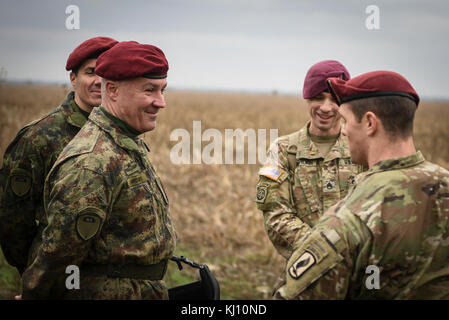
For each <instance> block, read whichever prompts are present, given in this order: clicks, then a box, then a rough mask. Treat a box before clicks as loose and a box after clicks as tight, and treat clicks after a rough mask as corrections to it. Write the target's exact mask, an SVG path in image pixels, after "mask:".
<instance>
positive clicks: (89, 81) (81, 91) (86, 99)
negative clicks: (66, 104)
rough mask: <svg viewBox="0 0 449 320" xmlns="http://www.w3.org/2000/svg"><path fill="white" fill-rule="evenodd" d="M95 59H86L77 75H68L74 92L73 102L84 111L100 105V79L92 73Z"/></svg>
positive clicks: (89, 110)
mask: <svg viewBox="0 0 449 320" xmlns="http://www.w3.org/2000/svg"><path fill="white" fill-rule="evenodd" d="M96 61H97V59H87V60H86V61H84V62H83V64H82V65H81V66H80V67H79V68H78V71H77V73H76V74H75V73H74V72H72V73H70V81H71V82H72V86H73V89H74V90H75V102H76V104H77V105H78V106H79V107H80V108H81V109H83V110H84V111H87V112H91V111H92V108H95V107H98V106H99V105H100V104H101V78H100V77H99V76H97V75H96V74H95V73H94V70H95V62H96Z"/></svg>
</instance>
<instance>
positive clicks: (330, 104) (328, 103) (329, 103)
mask: <svg viewBox="0 0 449 320" xmlns="http://www.w3.org/2000/svg"><path fill="white" fill-rule="evenodd" d="M336 107H337V104H336V103H335V102H334V101H333V100H332V99H329V98H326V99H325V100H324V102H323V104H322V105H321V108H320V109H321V111H323V112H330V111H332V109H334V108H336Z"/></svg>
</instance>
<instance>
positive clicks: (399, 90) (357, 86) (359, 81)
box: [327, 71, 419, 106]
mask: <svg viewBox="0 0 449 320" xmlns="http://www.w3.org/2000/svg"><path fill="white" fill-rule="evenodd" d="M327 84H328V87H329V91H330V93H331V94H332V95H333V96H334V98H335V100H336V101H337V103H338V104H339V105H341V104H342V103H345V102H348V101H351V100H357V99H364V98H372V97H379V96H402V97H407V98H410V99H412V100H413V101H415V103H416V106H418V103H419V96H418V94H417V93H416V91H415V89H413V87H412V85H411V84H410V83H409V82H408V81H407V79H405V78H404V77H403V76H401V75H400V74H399V73H396V72H392V71H372V72H368V73H364V74H362V75H359V76H357V77H355V78H352V79H351V80H349V81H345V80H342V79H339V78H330V79H328V80H327Z"/></svg>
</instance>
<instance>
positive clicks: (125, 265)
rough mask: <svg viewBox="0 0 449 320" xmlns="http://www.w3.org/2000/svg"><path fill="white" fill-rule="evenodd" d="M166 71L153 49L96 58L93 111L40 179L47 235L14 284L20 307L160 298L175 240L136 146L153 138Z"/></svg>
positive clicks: (120, 47)
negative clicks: (73, 279)
mask: <svg viewBox="0 0 449 320" xmlns="http://www.w3.org/2000/svg"><path fill="white" fill-rule="evenodd" d="M136 52H137V53H136ZM135 55H138V56H137V57H136V56H135ZM139 59H140V60H139ZM142 61H143V63H144V65H142ZM139 63H140V65H139ZM130 65H135V66H139V68H135V69H132V68H129V66H130ZM161 65H162V66H163V67H162V68H161V67H160V66H161ZM167 70H168V63H167V61H166V59H165V56H164V54H163V53H162V51H161V50H160V49H158V48H156V47H154V46H150V45H142V44H138V43H137V42H133V41H131V42H121V43H119V44H117V45H116V46H115V47H114V48H112V49H110V50H109V51H108V52H106V53H104V54H103V55H101V56H100V57H99V58H98V60H97V65H96V69H95V72H96V73H97V74H98V75H100V76H102V77H103V78H105V79H104V80H103V83H102V90H103V97H102V106H101V107H100V108H95V109H94V110H93V111H92V113H91V115H90V117H89V119H88V121H87V123H86V124H85V125H84V127H83V128H82V129H81V130H80V132H79V133H78V135H77V136H76V137H75V138H74V139H73V140H72V141H71V142H70V143H69V144H68V145H67V146H66V147H65V148H64V150H63V151H62V153H61V155H60V156H59V158H58V160H57V161H56V163H55V165H54V166H53V169H52V170H51V171H50V173H49V175H48V177H47V179H46V182H45V191H44V201H45V207H46V214H47V218H48V219H47V221H48V225H47V226H46V228H45V229H44V231H43V236H42V244H41V246H40V248H39V251H38V254H37V257H36V259H35V260H34V261H33V263H32V265H31V266H30V267H29V268H28V269H27V270H26V271H25V273H24V275H23V286H24V288H23V298H24V299H43V298H64V299H167V298H168V290H167V287H166V285H165V283H164V281H163V280H162V278H163V276H164V274H165V271H166V266H167V261H168V259H169V258H170V257H171V256H172V253H173V251H174V250H175V245H176V233H175V229H174V227H173V225H172V223H171V219H170V214H169V202H168V198H167V195H166V193H165V192H164V189H163V186H162V183H161V181H160V178H159V177H158V175H157V173H156V171H155V169H154V167H153V165H152V164H151V162H150V161H149V159H148V158H147V155H148V152H149V148H148V147H147V145H146V144H145V142H144V141H143V139H141V138H139V137H138V135H140V134H141V133H143V132H145V131H150V130H153V129H154V127H155V124H156V122H155V119H156V114H157V112H158V110H159V109H160V108H164V107H165V101H164V97H163V95H162V93H163V91H164V89H165V86H166V79H165V77H166V72H167ZM106 79H108V80H106ZM109 79H112V81H110V80H109ZM71 265H74V266H77V267H79V270H80V288H79V289H72V290H70V288H67V287H66V284H65V280H66V278H67V277H68V276H69V275H68V274H66V273H65V272H66V268H67V267H68V266H71Z"/></svg>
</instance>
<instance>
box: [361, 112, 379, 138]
mask: <svg viewBox="0 0 449 320" xmlns="http://www.w3.org/2000/svg"><path fill="white" fill-rule="evenodd" d="M363 118H364V120H365V121H364V122H365V129H366V133H367V135H368V136H373V135H375V134H376V132H377V131H378V130H379V126H380V120H379V118H378V117H377V116H376V114H375V113H373V112H371V111H368V112H366V113H365V115H364V117H363Z"/></svg>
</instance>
